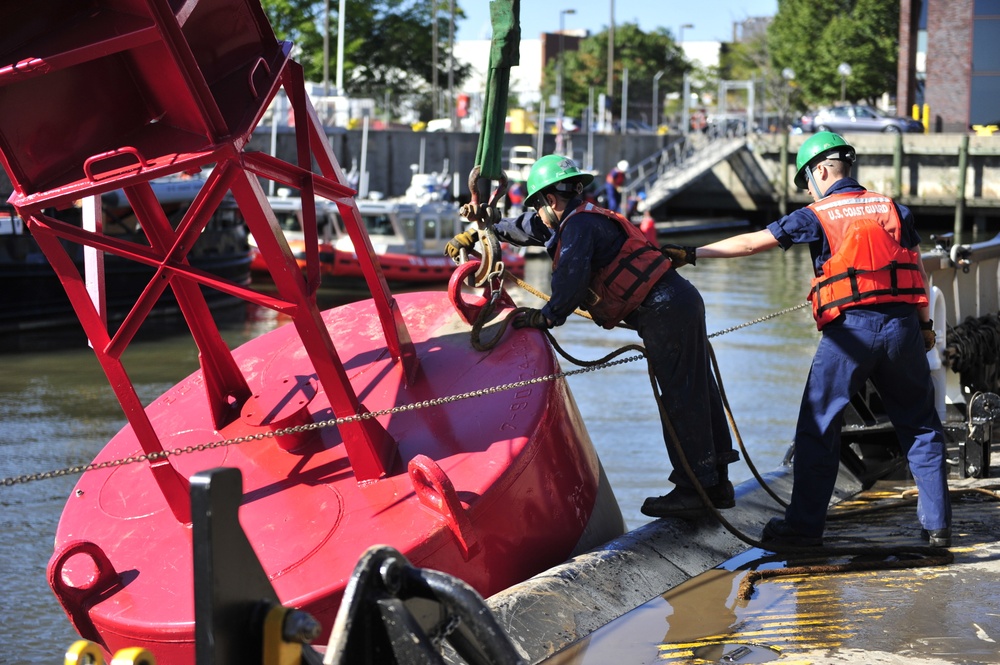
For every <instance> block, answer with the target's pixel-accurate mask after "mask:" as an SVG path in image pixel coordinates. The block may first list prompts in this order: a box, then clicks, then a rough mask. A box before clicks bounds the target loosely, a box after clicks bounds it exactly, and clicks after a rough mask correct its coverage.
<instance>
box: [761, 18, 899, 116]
mask: <svg viewBox="0 0 1000 665" xmlns="http://www.w3.org/2000/svg"><path fill="white" fill-rule="evenodd" d="M898 31H899V3H898V2H895V1H894V0H832V1H831V2H828V3H825V4H817V3H815V2H812V1H811V0H779V2H778V13H777V15H776V16H775V17H774V21H772V22H771V25H770V27H769V28H768V41H769V46H770V49H771V54H772V58H773V61H772V62H773V68H774V71H779V72H780V71H781V70H782V69H784V68H786V67H790V68H791V69H793V70H794V71H795V76H796V81H797V83H798V85H799V88H800V90H801V92H802V95H803V98H804V100H805V101H806V102H807V103H809V104H813V105H817V104H827V103H830V102H833V101H835V100H839V99H840V94H841V83H842V81H841V77H840V74H838V73H837V67H838V66H839V65H840V64H841V63H847V64H849V65H850V66H851V70H852V72H851V76H850V77H849V78H848V79H847V81H846V82H847V89H848V93H849V95H848V97H849V98H850V99H867V100H870V101H871V100H874V99H875V98H877V97H878V96H880V95H881V94H882V93H884V92H893V91H894V90H895V89H896V62H897V57H898V51H897V40H898Z"/></svg>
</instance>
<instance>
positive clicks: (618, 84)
mask: <svg viewBox="0 0 1000 665" xmlns="http://www.w3.org/2000/svg"><path fill="white" fill-rule="evenodd" d="M563 56H564V60H563V97H564V98H565V102H564V107H565V109H566V115H568V116H572V117H577V118H579V117H582V116H583V114H584V112H585V110H586V109H587V106H588V104H589V102H590V88H591V87H593V88H594V89H595V93H596V94H599V93H602V92H605V91H606V90H607V80H608V31H607V30H605V31H603V32H599V33H597V34H595V35H591V36H590V37H587V38H586V39H583V40H581V41H580V45H579V50H577V51H567V52H566V53H564V54H563ZM555 67H556V63H554V62H553V63H549V65H548V66H547V67H546V69H545V78H544V82H543V85H542V93H543V95H544V96H546V97H547V96H548V95H550V94H554V93H555V90H556V69H555ZM625 69H628V108H629V116H630V117H633V118H642V117H645V118H646V119H647V121H648V122H649V123H650V124H654V125H655V124H658V123H657V122H656V120H657V119H654V118H652V117H651V113H652V104H653V101H652V99H653V97H652V94H653V78H654V77H655V76H656V74H657V72H660V71H662V72H664V73H663V75H662V76H661V78H660V79H659V81H658V93H657V94H658V96H659V95H660V94H661V93H666V92H669V91H679V90H680V89H681V87H682V85H683V78H684V74H685V73H686V72H688V71H691V64H690V63H689V62H687V60H685V59H684V54H683V52H682V51H681V49H680V47H678V46H677V43H676V42H675V41H674V39H673V37H672V36H671V35H670V33H669V32H668V31H667V30H666V29H665V28H657V29H656V30H655V31H653V32H649V33H646V32H643V31H642V30H640V29H639V26H638V25H637V24H635V23H623V24H621V25H616V26H615V54H614V76H615V87H614V97H615V104H614V108H613V112H614V114H615V115H618V114H619V113H620V109H621V103H620V101H621V100H620V96H621V91H622V74H623V72H624V70H625ZM662 108H663V107H662V106H661V105H658V111H662ZM657 115H660V113H659V112H658V113H657Z"/></svg>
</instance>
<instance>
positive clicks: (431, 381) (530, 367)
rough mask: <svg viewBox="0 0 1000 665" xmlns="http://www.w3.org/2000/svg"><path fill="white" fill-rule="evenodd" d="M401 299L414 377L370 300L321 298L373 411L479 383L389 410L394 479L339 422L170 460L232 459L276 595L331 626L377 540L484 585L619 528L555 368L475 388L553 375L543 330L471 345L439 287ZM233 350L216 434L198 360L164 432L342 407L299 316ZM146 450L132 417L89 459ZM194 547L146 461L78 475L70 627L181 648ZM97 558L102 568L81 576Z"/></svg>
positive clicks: (177, 442)
mask: <svg viewBox="0 0 1000 665" xmlns="http://www.w3.org/2000/svg"><path fill="white" fill-rule="evenodd" d="M398 303H399V306H400V309H401V312H402V314H403V316H404V317H405V318H406V320H407V322H408V326H409V330H410V332H411V335H412V337H413V342H414V345H415V348H416V350H417V353H418V355H419V356H420V366H421V368H422V369H421V372H420V374H419V376H418V377H417V379H416V380H415V381H412V382H410V383H409V384H407V382H406V381H405V380H404V377H403V376H402V374H401V370H400V368H399V367H398V366H397V364H396V363H394V362H393V361H392V359H391V358H390V357H389V355H388V354H387V353H386V352H385V349H384V347H383V345H382V344H383V343H382V338H381V331H380V329H379V325H378V322H377V320H376V317H375V316H374V313H373V311H372V306H371V303H370V301H363V302H358V303H352V304H350V305H345V306H343V307H338V308H335V309H333V310H328V311H326V312H324V313H323V314H322V317H323V321H324V323H325V325H326V327H327V329H328V330H329V331H330V334H331V338H332V340H333V343H334V345H335V346H336V347H337V350H338V353H339V354H340V355H341V357H342V358H343V359H344V365H345V369H346V371H347V373H348V374H349V376H350V380H351V383H352V385H353V386H354V388H355V390H356V391H357V394H358V395H359V396H360V397H361V398H362V400H363V401H364V403H365V406H366V408H367V409H368V410H369V411H371V412H376V413H377V412H379V411H382V410H385V409H394V408H397V407H401V406H404V405H408V404H416V403H420V402H423V401H425V400H431V399H437V398H441V397H442V396H450V395H465V394H469V393H472V394H475V396H469V397H467V398H464V399H460V400H456V401H453V402H446V403H444V404H440V405H438V406H432V407H427V408H421V409H413V410H402V411H397V412H394V413H391V414H388V415H380V416H379V421H380V422H381V424H382V425H383V426H384V427H385V429H386V431H387V432H388V433H389V434H390V436H392V437H393V438H394V439H395V440H396V441H397V442H398V444H399V452H400V460H401V461H400V462H399V463H397V464H396V465H395V466H393V467H392V468H391V469H390V471H389V473H388V474H387V475H386V477H384V478H381V479H379V480H376V481H371V482H366V483H359V482H357V480H356V479H355V477H354V475H353V473H352V471H351V468H350V465H349V462H348V458H347V455H346V452H345V450H344V446H343V445H342V441H341V437H340V435H339V433H338V430H337V429H336V427H322V428H320V429H318V430H312V431H310V432H306V433H302V434H296V435H293V436H292V437H291V438H289V437H288V435H286V436H284V437H282V438H280V439H279V440H278V441H276V440H274V439H271V438H266V439H264V440H263V441H251V442H248V443H241V444H239V445H227V446H219V447H210V448H207V449H203V450H200V451H197V452H190V453H187V454H179V455H176V456H171V457H170V460H171V463H172V464H174V465H175V467H176V468H177V469H178V470H179V471H180V472H181V474H182V475H183V476H185V477H188V478H189V477H190V476H191V475H193V474H194V473H197V472H198V471H202V470H205V469H209V468H214V467H219V466H227V467H236V468H239V469H240V470H241V472H242V474H243V479H244V480H243V487H244V502H243V505H242V508H241V510H240V521H241V523H242V525H243V529H244V531H245V532H246V533H247V536H248V538H249V540H250V543H251V545H252V546H253V548H254V550H255V551H256V553H257V555H258V558H259V559H260V560H261V563H262V565H263V566H264V569H265V571H266V572H267V574H268V577H269V579H270V581H271V583H272V585H273V586H274V589H275V592H276V593H277V595H278V597H279V598H280V600H281V602H282V603H283V604H284V605H286V606H295V607H298V608H301V609H304V610H306V611H308V612H310V613H311V614H312V615H313V616H315V617H316V618H317V619H318V620H319V621H320V622H321V624H322V625H323V627H324V635H325V634H328V632H329V630H330V628H331V627H332V625H333V622H334V619H335V616H336V612H337V609H338V607H339V604H340V599H341V596H342V594H343V591H344V586H345V584H346V583H347V581H348V579H349V577H350V575H351V572H352V570H353V568H354V565H355V563H356V562H357V560H358V558H359V557H360V556H361V554H362V553H363V552H364V551H365V549H367V548H368V547H369V546H371V545H374V544H388V545H391V546H392V547H394V548H396V549H398V550H399V551H400V552H402V553H404V554H405V555H406V557H407V558H408V559H409V560H410V561H411V562H413V563H414V565H417V566H420V567H425V568H432V569H435V570H441V571H444V572H447V573H450V574H452V575H455V576H457V577H459V578H461V579H463V580H465V581H466V582H468V583H469V584H471V585H472V586H473V587H474V588H475V589H476V590H477V591H478V592H479V593H480V594H482V595H483V596H489V595H492V594H493V593H496V592H498V591H500V590H501V589H504V588H507V587H509V586H511V585H512V584H515V583H517V582H519V581H522V580H524V579H527V578H528V577H530V576H531V575H533V574H535V573H538V572H539V571H541V570H544V569H546V568H548V567H550V566H552V565H555V564H557V563H559V562H561V561H563V560H565V559H566V558H567V557H568V556H570V555H572V554H574V553H576V552H579V551H583V550H586V549H588V548H589V547H592V546H594V545H596V544H598V543H600V542H604V541H606V540H607V539H608V538H610V537H614V536H615V535H617V534H620V533H622V532H623V530H624V525H623V521H622V518H621V513H620V511H619V510H618V506H617V503H616V502H615V500H614V497H613V494H612V493H611V492H610V489H609V488H608V487H607V486H606V481H605V483H604V489H603V490H602V480H601V479H602V472H601V469H600V463H599V461H598V458H597V455H596V452H595V451H594V448H593V446H592V444H591V442H590V440H589V437H588V435H587V433H586V429H585V427H584V424H583V422H582V419H581V417H580V414H579V413H578V411H577V409H576V405H575V403H574V401H573V398H572V395H571V394H570V392H569V389H568V387H567V385H566V383H565V381H564V380H555V381H544V382H539V383H535V384H529V385H523V386H521V387H518V388H513V389H509V390H503V391H499V392H496V393H483V394H477V393H478V391H482V390H484V389H487V388H489V387H491V386H496V385H506V384H510V383H515V382H521V381H526V380H530V379H533V378H537V377H542V376H546V375H549V374H552V373H554V372H557V371H558V365H557V362H556V359H555V357H554V355H553V353H552V350H551V348H550V347H549V345H548V343H547V341H546V340H545V338H544V337H543V336H542V335H541V334H540V333H539V332H538V331H534V330H513V329H510V330H509V331H508V332H507V333H506V336H505V339H504V340H503V342H502V343H501V344H500V345H498V346H497V347H496V348H495V349H494V350H493V351H491V352H488V353H480V352H477V351H475V350H473V349H472V347H471V345H470V341H469V334H468V326H467V325H466V324H464V323H462V322H461V321H460V319H459V318H458V315H457V314H456V313H455V312H454V310H453V308H452V307H451V305H450V303H449V302H448V300H447V298H446V297H445V294H443V293H440V292H434V293H410V294H402V295H400V296H399V297H398ZM234 357H235V359H236V361H237V362H238V363H239V366H240V368H241V370H242V371H243V373H244V374H245V375H246V376H247V380H248V383H249V384H250V387H251V389H252V390H253V392H254V399H253V400H251V401H250V402H249V403H248V406H246V407H244V410H243V413H242V414H241V417H240V418H238V419H236V420H235V421H234V422H232V423H231V424H230V425H228V426H226V427H225V428H223V429H222V430H221V431H215V430H214V429H213V428H212V426H211V424H210V423H211V422H212V421H211V417H210V414H208V413H207V410H206V409H205V407H204V399H203V396H202V391H203V377H202V375H201V373H200V372H196V373H195V374H192V375H191V376H189V377H188V378H187V379H185V380H184V381H182V382H181V383H179V384H178V385H177V386H175V387H174V388H173V389H171V390H170V391H168V392H167V393H165V394H164V395H162V396H161V397H160V398H159V399H157V400H156V401H155V402H154V403H152V404H151V405H150V406H148V407H147V409H146V410H147V413H149V414H150V419H151V421H152V424H153V426H154V427H155V428H156V430H157V431H158V432H159V433H161V437H162V438H163V440H164V447H165V448H167V449H173V448H182V449H183V448H187V447H189V446H191V447H195V448H198V447H200V446H201V445H202V444H205V443H209V442H212V441H216V440H220V439H225V440H231V439H233V438H234V437H239V436H245V435H247V434H248V433H256V432H259V431H260V424H261V422H264V423H265V424H269V425H271V426H273V427H274V428H278V427H287V426H289V425H294V424H304V423H306V422H320V421H328V420H330V419H331V418H332V417H333V416H332V413H331V409H330V404H329V402H328V400H327V399H326V395H325V394H324V392H323V391H322V389H321V388H320V387H319V383H318V381H317V380H316V376H315V372H314V370H313V368H312V367H311V365H310V362H309V360H308V356H307V355H306V354H305V353H304V352H303V351H302V348H301V343H300V342H299V340H298V337H297V335H296V334H295V332H294V327H293V326H284V327H282V328H279V329H277V330H275V331H273V332H271V333H268V334H267V335H264V336H262V337H260V338H258V339H256V340H253V341H251V342H249V343H247V344H245V345H244V346H242V347H240V348H239V349H237V350H236V351H235V352H234ZM262 419H263V420H262ZM283 446H284V447H283ZM139 452H141V450H140V448H139V445H138V442H137V439H136V437H135V435H134V433H133V432H132V430H131V429H130V428H128V427H127V428H125V429H123V430H122V431H121V432H120V433H119V434H118V435H117V436H116V437H115V438H114V439H112V441H111V442H110V443H109V444H108V445H107V447H106V448H105V449H104V450H103V451H102V453H101V454H100V455H99V456H98V457H97V459H95V463H101V462H107V461H112V460H116V459H122V458H126V457H129V456H132V455H136V454H138V453H139ZM81 543H84V544H85V545H83V546H82V545H81ZM95 548H96V550H95ZM95 552H97V553H96V554H95ZM151 554H152V556H151ZM191 556H192V554H191V533H190V525H189V524H182V523H179V522H178V521H177V520H176V519H175V518H174V517H173V515H172V513H171V511H170V509H169V508H168V507H167V504H166V503H165V501H164V499H163V497H162V495H161V493H160V491H159V490H158V489H157V486H156V483H155V482H154V480H153V478H152V473H151V471H150V468H149V464H148V463H146V462H141V463H136V464H127V465H122V466H116V467H112V468H107V469H99V470H94V471H90V472H88V473H86V474H84V476H83V477H82V478H81V479H80V481H79V483H78V485H77V487H76V490H75V491H74V493H73V495H72V497H71V498H70V500H69V502H68V503H67V506H66V508H65V510H64V513H63V516H62V519H61V521H60V525H59V528H58V531H57V534H56V552H55V554H54V556H53V559H52V561H51V562H50V571H49V577H50V583H51V584H52V585H53V588H54V591H55V592H56V596H57V597H58V598H59V600H60V602H61V603H62V604H63V607H64V609H65V610H66V612H67V615H68V616H69V617H70V619H71V621H73V623H74V625H75V626H76V628H77V630H78V631H79V632H80V634H81V635H82V636H83V637H85V638H87V639H92V640H95V641H98V642H100V643H101V644H102V645H103V646H104V648H105V649H106V650H108V651H109V652H111V653H113V652H114V651H115V650H116V649H118V648H123V647H126V646H143V647H146V648H149V649H151V650H152V651H153V652H154V653H156V655H157V658H158V659H162V661H163V662H182V661H190V660H191V659H192V653H193V648H194V642H193V641H194V599H193V566H192V562H191ZM102 557H106V559H107V562H106V565H105V567H106V568H110V569H111V570H113V574H107V575H106V576H105V577H104V578H103V580H102V581H101V582H100V583H98V584H91V586H89V587H88V584H89V583H88V580H91V579H92V576H93V570H94V567H95V566H97V567H98V568H100V567H101V566H100V563H99V562H100V560H101V558H102ZM98 577H101V576H98Z"/></svg>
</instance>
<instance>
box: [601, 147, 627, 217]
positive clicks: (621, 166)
mask: <svg viewBox="0 0 1000 665" xmlns="http://www.w3.org/2000/svg"><path fill="white" fill-rule="evenodd" d="M627 172H628V162H627V161H625V160H624V159H623V160H621V161H620V162H618V164H616V165H615V168H613V169H611V170H610V171H608V174H607V175H606V176H605V177H604V199H605V206H604V207H605V208H607V209H608V210H610V211H611V212H622V195H623V191H622V190H623V188H624V187H625V175H626V173H627Z"/></svg>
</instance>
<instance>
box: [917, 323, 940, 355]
mask: <svg viewBox="0 0 1000 665" xmlns="http://www.w3.org/2000/svg"><path fill="white" fill-rule="evenodd" d="M920 334H921V335H923V337H924V351H930V350H931V349H933V348H934V344H936V343H937V333H936V332H934V322H933V321H931V320H929V319H928V320H927V321H921V322H920Z"/></svg>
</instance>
